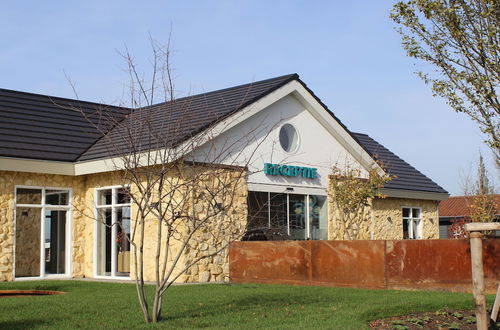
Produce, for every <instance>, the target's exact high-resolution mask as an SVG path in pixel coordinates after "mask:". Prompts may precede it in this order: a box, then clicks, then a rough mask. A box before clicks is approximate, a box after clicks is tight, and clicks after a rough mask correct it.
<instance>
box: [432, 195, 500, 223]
mask: <svg viewBox="0 0 500 330" xmlns="http://www.w3.org/2000/svg"><path fill="white" fill-rule="evenodd" d="M474 197H475V196H453V197H450V198H448V199H447V200H445V201H441V202H440V203H439V217H447V218H448V217H453V218H455V217H468V216H469V215H470V209H469V206H470V205H471V203H472V202H473V199H474ZM493 198H494V200H495V205H496V214H500V195H498V194H496V195H493Z"/></svg>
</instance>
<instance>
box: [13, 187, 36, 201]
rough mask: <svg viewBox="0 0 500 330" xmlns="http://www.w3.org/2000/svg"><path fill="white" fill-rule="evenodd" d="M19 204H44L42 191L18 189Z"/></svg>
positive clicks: (17, 198) (17, 199)
mask: <svg viewBox="0 0 500 330" xmlns="http://www.w3.org/2000/svg"><path fill="white" fill-rule="evenodd" d="M16 202H17V204H37V205H40V204H42V189H29V188H17V189H16Z"/></svg>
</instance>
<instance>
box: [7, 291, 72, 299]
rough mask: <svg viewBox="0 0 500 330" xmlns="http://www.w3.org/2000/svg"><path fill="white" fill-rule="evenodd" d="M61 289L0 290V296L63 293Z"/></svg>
mask: <svg viewBox="0 0 500 330" xmlns="http://www.w3.org/2000/svg"><path fill="white" fill-rule="evenodd" d="M64 293H65V292H62V291H45V290H0V298H13V297H33V296H47V295H56V294H64Z"/></svg>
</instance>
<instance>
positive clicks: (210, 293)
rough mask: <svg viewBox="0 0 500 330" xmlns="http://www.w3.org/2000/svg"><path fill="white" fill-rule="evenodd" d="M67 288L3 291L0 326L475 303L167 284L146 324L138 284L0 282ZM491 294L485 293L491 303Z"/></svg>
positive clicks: (292, 321) (216, 325)
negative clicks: (15, 294) (24, 293)
mask: <svg viewBox="0 0 500 330" xmlns="http://www.w3.org/2000/svg"><path fill="white" fill-rule="evenodd" d="M7 289H39V290H42V289H43V290H58V291H65V292H67V293H66V294H65V295H55V296H38V297H22V298H0V329H16V328H42V329H44V328H51V329H52V328H54V329H74V328H76V329H96V328H108V329H138V328H157V327H161V328H167V329H169V328H170V329H179V328H184V329H193V328H206V329H234V328H237V329H261V328H272V329H295V328H296V329H299V328H301V329H363V328H367V322H368V321H370V320H374V319H378V318H383V317H388V316H396V315H404V314H408V313H410V312H417V311H434V310H438V309H443V308H452V309H472V308H473V300H472V296H471V294H464V293H447V292H428V291H389V290H361V289H348V288H326V287H306V286H285V285H261V284H237V285H236V284H234V285H225V284H210V285H185V286H175V287H172V288H171V289H169V291H168V292H167V294H166V296H165V298H164V315H163V317H164V319H163V320H162V322H160V323H159V324H153V325H147V324H145V323H144V321H143V319H142V314H141V313H140V310H139V307H138V304H137V298H136V293H135V285H133V284H123V283H121V284H120V283H102V282H88V281H48V280H47V281H36V282H10V283H5V282H4V283H0V290H7ZM492 299H493V297H491V296H490V297H489V303H490V304H491V300H492Z"/></svg>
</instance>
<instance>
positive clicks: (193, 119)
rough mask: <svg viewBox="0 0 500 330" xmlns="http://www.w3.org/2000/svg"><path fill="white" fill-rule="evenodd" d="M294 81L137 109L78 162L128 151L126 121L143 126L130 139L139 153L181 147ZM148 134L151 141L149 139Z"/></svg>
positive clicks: (267, 82) (284, 78) (278, 80)
mask: <svg viewBox="0 0 500 330" xmlns="http://www.w3.org/2000/svg"><path fill="white" fill-rule="evenodd" d="M294 79H298V75H297V74H290V75H286V76H281V77H277V78H272V79H267V80H263V81H258V82H255V83H250V84H245V85H240V86H236V87H231V88H227V89H222V90H218V91H214V92H209V93H204V94H199V95H194V96H189V97H185V98H180V99H176V100H174V101H171V102H166V103H161V104H158V105H155V106H151V107H145V108H141V109H136V110H134V112H133V113H132V114H131V116H130V117H129V118H126V119H125V121H124V122H123V123H122V124H120V125H117V126H116V127H115V128H114V129H113V130H111V131H110V133H109V134H108V135H107V136H106V137H105V138H101V139H100V140H99V141H98V142H97V143H95V144H94V145H93V146H92V147H91V148H89V149H88V150H87V151H86V152H85V153H84V154H83V155H82V156H81V157H79V158H78V160H79V161H84V160H92V159H98V158H103V157H107V156H110V153H111V154H112V155H113V154H114V155H118V154H120V153H126V152H128V149H127V148H128V145H129V144H130V143H127V142H126V141H123V140H124V139H123V137H124V136H126V135H127V134H126V132H127V130H128V131H130V129H129V127H130V126H131V125H128V124H127V122H126V121H127V120H130V121H132V122H133V123H134V125H136V123H138V122H140V123H141V124H142V127H138V128H137V130H136V131H135V132H131V133H132V134H137V136H134V137H132V138H131V139H129V140H128V141H134V143H133V145H134V146H140V148H141V150H137V151H139V152H140V151H146V150H149V149H151V148H153V149H156V148H162V147H171V146H175V145H178V144H179V143H181V142H183V141H185V140H187V139H189V138H190V137H192V136H195V135H196V134H198V133H200V132H202V131H203V130H204V129H206V128H208V127H210V126H211V125H213V124H215V123H217V122H219V121H221V120H223V119H224V118H226V117H227V116H229V115H231V114H233V113H235V112H237V111H238V110H240V109H242V108H244V107H245V106H247V105H249V104H251V103H253V102H255V101H257V100H258V99H260V98H262V97H264V96H266V95H268V94H270V93H272V92H273V91H275V90H276V89H278V88H280V87H281V86H283V85H285V84H287V83H288V82H290V81H292V80H294ZM140 132H147V134H140ZM145 135H147V136H148V137H150V139H146V138H145ZM151 137H152V138H151ZM138 141H139V143H138Z"/></svg>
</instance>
